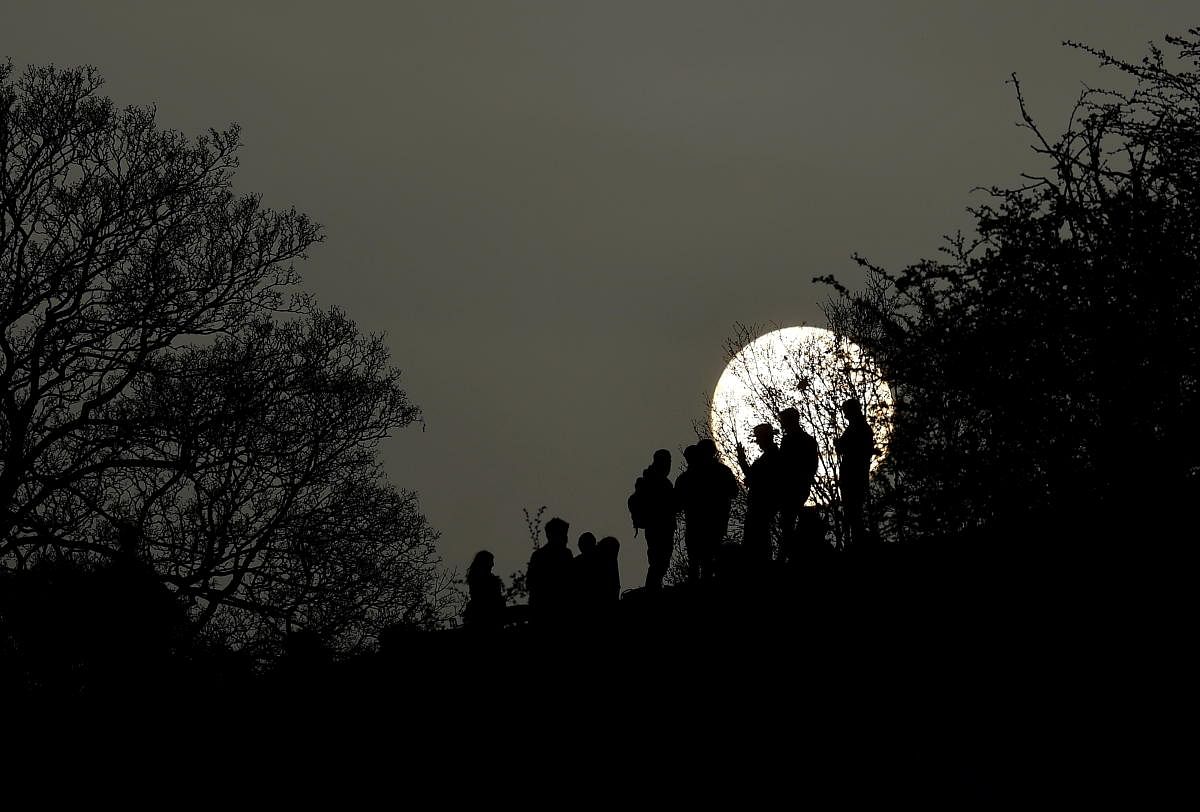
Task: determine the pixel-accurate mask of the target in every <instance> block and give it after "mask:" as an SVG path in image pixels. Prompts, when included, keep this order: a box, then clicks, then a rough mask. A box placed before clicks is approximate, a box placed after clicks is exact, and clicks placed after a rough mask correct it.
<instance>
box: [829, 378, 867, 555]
mask: <svg viewBox="0 0 1200 812" xmlns="http://www.w3.org/2000/svg"><path fill="white" fill-rule="evenodd" d="M842 414H843V415H845V417H846V423H847V425H846V430H845V431H844V432H842V436H841V437H839V438H838V439H837V442H836V443H835V447H836V448H837V453H838V489H839V490H840V491H841V493H842V510H843V511H845V514H846V524H847V526H848V527H849V529H850V541H851V543H852V544H865V543H866V542H867V533H866V519H865V516H864V515H863V508H864V506H865V505H866V501H867V482H868V480H869V479H870V476H871V457H872V456H873V455H874V454H875V435H874V433H873V432H872V431H871V427H870V426H869V425H867V419H866V418H865V417H864V416H863V412H862V404H861V403H859V402H858V400H857V399H856V398H850V399H849V400H847V401H846V402H845V403H843V404H842Z"/></svg>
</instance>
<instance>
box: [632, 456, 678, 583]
mask: <svg viewBox="0 0 1200 812" xmlns="http://www.w3.org/2000/svg"><path fill="white" fill-rule="evenodd" d="M670 473H671V452H670V451H667V450H666V449H665V448H660V449H659V450H658V451H655V452H654V461H653V462H651V463H650V467H649V468H647V469H646V470H645V471H643V472H642V475H641V476H640V477H638V480H637V482H636V483H635V484H634V486H633V495H632V496H630V497H629V515H630V517H631V518H632V519H633V527H634V534H635V535H636V533H637V529H638V528H641V529H644V530H645V531H646V560H647V563H648V564H649V566H648V568H647V570H646V589H648V590H651V591H656V590H659V589H662V582H663V578H664V577H665V576H666V574H667V569H668V567H670V566H671V551H672V548H673V547H674V545H675V509H676V506H675V489H674V487H673V486H672V485H671V479H670Z"/></svg>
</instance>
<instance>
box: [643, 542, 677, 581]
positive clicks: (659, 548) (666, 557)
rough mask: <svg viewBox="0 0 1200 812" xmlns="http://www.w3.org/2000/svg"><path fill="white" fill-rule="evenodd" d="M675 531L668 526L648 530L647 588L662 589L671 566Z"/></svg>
mask: <svg viewBox="0 0 1200 812" xmlns="http://www.w3.org/2000/svg"><path fill="white" fill-rule="evenodd" d="M673 541H674V533H673V532H672V531H671V530H668V529H666V528H662V529H653V530H651V529H649V528H648V529H647V530H646V557H647V559H648V562H649V568H648V569H647V571H646V588H647V589H662V583H663V578H664V577H666V574H667V569H668V568H669V567H670V566H671V543H672V542H673Z"/></svg>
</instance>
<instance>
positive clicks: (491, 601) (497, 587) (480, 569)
mask: <svg viewBox="0 0 1200 812" xmlns="http://www.w3.org/2000/svg"><path fill="white" fill-rule="evenodd" d="M495 564H496V559H495V557H494V556H493V555H492V554H491V553H490V552H488V551H487V550H480V551H479V552H478V553H476V554H475V558H474V560H473V561H471V566H470V567H468V568H467V591H468V593H469V594H470V601H469V602H468V603H467V608H466V611H465V612H464V613H463V623H464V625H466V626H468V627H470V628H474V629H499V628H501V627H502V626H503V625H504V609H505V605H506V601H505V600H504V582H503V581H501V580H500V576H498V575H496V574H495V573H493V572H492V567H493V566H495Z"/></svg>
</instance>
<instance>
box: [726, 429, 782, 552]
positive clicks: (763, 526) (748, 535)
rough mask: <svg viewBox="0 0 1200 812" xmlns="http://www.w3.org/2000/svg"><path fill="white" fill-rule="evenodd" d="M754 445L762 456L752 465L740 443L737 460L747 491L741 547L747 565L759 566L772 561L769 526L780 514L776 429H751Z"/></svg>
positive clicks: (779, 462) (779, 470)
mask: <svg viewBox="0 0 1200 812" xmlns="http://www.w3.org/2000/svg"><path fill="white" fill-rule="evenodd" d="M754 442H755V444H757V445H758V447H759V448H760V449H762V454H760V455H759V457H758V459H756V460H755V461H754V464H753V465H751V464H749V463H747V462H746V449H745V447H744V446H743V445H742V444H741V443H738V445H737V457H738V465H740V466H741V468H742V473H744V474H745V475H746V486H747V488H748V489H749V493H748V494H747V497H746V523H745V525H744V528H743V530H742V544H743V545H744V546H745V549H746V563H747V564H749V565H752V566H758V565H761V564H765V563H767V562H768V561H770V560H771V525H772V524H774V522H775V514H776V513H777V512H778V511H779V493H780V480H781V478H782V474H783V471H782V470H781V468H782V465H781V460H780V457H779V446H777V445H775V427H774V426H772V425H771V424H770V423H759V424H758V425H757V426H755V427H754Z"/></svg>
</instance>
